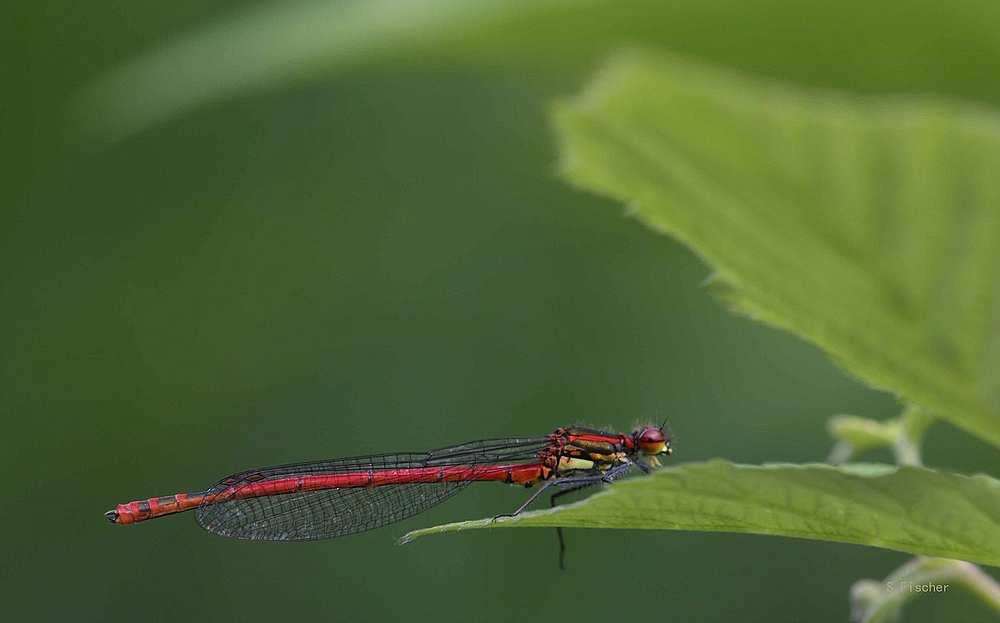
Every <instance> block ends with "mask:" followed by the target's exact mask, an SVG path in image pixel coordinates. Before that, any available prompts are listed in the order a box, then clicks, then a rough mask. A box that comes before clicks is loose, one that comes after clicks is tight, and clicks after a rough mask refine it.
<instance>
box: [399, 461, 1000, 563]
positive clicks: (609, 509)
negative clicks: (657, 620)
mask: <svg viewBox="0 0 1000 623" xmlns="http://www.w3.org/2000/svg"><path fill="white" fill-rule="evenodd" d="M542 526H563V527H568V528H569V527H571V528H645V529H661V530H703V531H713V532H745V533H750V534H773V535H781V536H790V537H801V538H807V539H820V540H824V541H837V542H842V543H855V544H858V545H871V546H875V547H884V548H887V549H895V550H900V551H903V552H910V553H914V554H925V555H929V556H941V557H946V558H957V559H961V560H968V561H972V562H979V563H984V564H988V565H995V566H997V565H1000V481H997V480H995V479H993V478H991V477H989V476H985V475H978V476H965V475H961V474H956V473H951V472H945V471H937V470H930V469H926V468H923V467H893V466H889V465H863V464H854V465H845V466H842V467H832V466H830V465H821V464H811V465H785V464H775V465H764V466H756V465H735V464H733V463H729V462H726V461H721V460H715V461H711V462H709V463H693V464H688V465H683V466H680V467H670V468H664V469H661V470H658V471H657V472H656V473H654V474H653V475H651V476H649V477H647V478H642V477H640V478H633V479H630V480H627V481H624V482H620V483H616V484H615V485H614V486H611V487H607V488H606V489H605V490H604V491H602V492H600V493H597V494H595V495H593V496H591V497H590V498H588V499H586V500H584V501H582V502H579V503H576V504H570V505H566V506H561V507H557V508H555V509H552V510H544V511H538V512H530V513H523V514H522V515H521V516H519V517H515V518H511V519H500V520H497V521H496V522H493V521H492V520H490V519H483V520H479V521H466V522H461V523H453V524H446V525H443V526H437V527H434V528H426V529H423V530H416V531H413V532H410V533H409V534H407V535H405V536H404V537H403V538H402V539H401V541H402V542H406V541H409V540H412V539H414V538H416V537H418V536H423V535H427V534H436V533H440V532H453V531H458V530H466V529H471V528H506V527H542Z"/></svg>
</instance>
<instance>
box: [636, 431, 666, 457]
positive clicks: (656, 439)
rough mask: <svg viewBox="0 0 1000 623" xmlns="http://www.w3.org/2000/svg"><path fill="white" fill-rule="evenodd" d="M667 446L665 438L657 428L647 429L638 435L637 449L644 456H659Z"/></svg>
mask: <svg viewBox="0 0 1000 623" xmlns="http://www.w3.org/2000/svg"><path fill="white" fill-rule="evenodd" d="M666 445H667V436H666V435H664V434H663V430H662V429H659V428H647V429H646V430H644V431H642V432H641V433H639V449H640V450H642V451H643V453H644V454H659V453H661V452H663V448H664V447H665V446H666Z"/></svg>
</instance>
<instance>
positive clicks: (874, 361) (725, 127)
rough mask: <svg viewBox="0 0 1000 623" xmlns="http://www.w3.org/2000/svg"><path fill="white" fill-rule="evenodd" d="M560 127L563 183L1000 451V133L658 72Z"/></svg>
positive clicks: (581, 103)
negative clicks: (697, 259)
mask: <svg viewBox="0 0 1000 623" xmlns="http://www.w3.org/2000/svg"><path fill="white" fill-rule="evenodd" d="M555 124H556V127H557V129H558V134H559V136H560V139H561V143H562V174H563V176H564V177H565V178H566V179H567V180H569V181H570V182H571V183H573V184H575V185H576V186H578V187H580V188H584V189H587V190H591V191H593V192H596V193H599V194H602V195H606V196H609V197H613V198H615V199H618V200H620V201H622V202H624V203H626V204H628V205H629V211H630V213H631V214H634V215H635V216H636V217H637V218H639V219H640V220H642V221H643V222H645V223H647V224H648V225H649V226H650V227H652V228H653V229H655V230H656V231H660V232H663V233H666V234H669V235H670V236H672V237H674V238H676V239H677V240H680V241H681V242H683V243H684V244H686V245H688V246H689V247H691V248H692V249H693V250H694V251H695V252H696V253H698V254H699V255H700V256H701V257H702V258H703V259H704V261H705V262H706V263H708V264H709V265H710V266H712V267H713V268H714V269H715V274H714V276H713V279H712V280H711V283H710V287H711V288H712V290H714V291H715V292H716V293H717V294H718V295H719V296H721V297H722V298H723V299H724V300H725V301H727V302H728V303H729V304H730V305H731V306H732V307H733V308H735V309H737V310H739V311H741V312H743V313H745V314H747V315H748V316H750V317H751V318H754V319H757V320H761V321H763V322H766V323H769V324H772V325H775V326H778V327H781V328H783V329H787V330H790V331H794V332H796V333H799V334H801V335H803V336H805V337H806V338H808V339H809V340H811V341H813V342H815V343H816V344H817V345H819V346H820V347H821V348H823V349H824V350H825V351H826V352H827V353H829V354H830V355H831V356H832V357H833V358H834V359H836V360H837V361H838V362H839V363H840V364H841V365H842V366H843V367H845V368H846V369H847V370H849V371H851V372H852V373H854V374H855V375H857V376H858V377H860V378H861V379H863V380H865V381H867V382H868V383H870V384H872V385H874V386H876V387H879V388H883V389H888V390H891V391H894V392H897V393H899V394H900V395H901V396H902V397H903V398H905V399H906V400H907V401H909V402H912V403H915V404H917V405H919V406H921V407H924V408H925V409H928V410H930V411H933V412H936V413H938V414H939V415H940V416H941V417H944V418H946V419H948V420H950V421H951V422H953V423H954V424H956V425H958V426H960V427H962V428H964V429H965V430H967V431H969V432H971V433H973V434H975V435H978V436H979V437H982V438H983V439H986V440H988V441H990V442H992V443H993V444H996V445H1000V384H998V383H1000V306H998V302H1000V299H998V296H997V294H998V289H1000V176H998V175H997V171H998V170H1000V122H998V117H997V115H996V114H995V113H994V112H993V111H990V110H983V109H980V108H975V107H972V106H969V105H964V104H960V103H955V102H949V101H942V100H937V99H928V98H916V97H906V98H904V97H899V98H895V99H879V100H875V99H861V98H854V97H849V96H846V95H841V94H836V93H830V92H819V91H805V90H798V89H794V88H791V87H786V86H782V85H776V84H769V83H763V82H759V81H754V80H751V79H748V78H745V77H743V76H740V75H735V74H731V73H727V72H723V71H719V70H716V69H714V68H709V67H705V66H703V65H700V64H695V63H691V62H686V61H682V60H679V59H676V58H670V57H665V56H662V55H657V54H647V53H643V52H628V53H624V54H622V55H619V56H617V57H616V58H615V59H614V60H613V61H612V62H611V63H610V64H609V65H608V66H607V67H606V69H605V70H604V71H603V72H602V73H601V74H600V75H599V77H597V78H596V79H595V81H594V82H593V84H591V85H590V87H589V88H588V89H587V90H586V91H585V92H584V93H583V94H582V95H580V96H579V97H576V98H574V99H571V100H567V101H563V102H561V103H560V104H559V105H558V106H557V107H556V109H555Z"/></svg>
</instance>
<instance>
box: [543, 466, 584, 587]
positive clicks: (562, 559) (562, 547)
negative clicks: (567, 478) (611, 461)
mask: <svg viewBox="0 0 1000 623" xmlns="http://www.w3.org/2000/svg"><path fill="white" fill-rule="evenodd" d="M593 484H594V483H590V482H581V483H578V484H576V485H573V486H571V487H566V488H565V489H563V490H561V491H557V492H555V493H553V494H552V497H550V498H549V502H550V504H551V505H552V508H555V507H556V498H558V497H562V496H564V495H566V494H567V493H573V492H574V491H579V490H580V489H586V488H587V487H590V486H593ZM556 536H558V537H559V570H560V571H565V570H566V541H565V540H564V539H563V529H562V526H556Z"/></svg>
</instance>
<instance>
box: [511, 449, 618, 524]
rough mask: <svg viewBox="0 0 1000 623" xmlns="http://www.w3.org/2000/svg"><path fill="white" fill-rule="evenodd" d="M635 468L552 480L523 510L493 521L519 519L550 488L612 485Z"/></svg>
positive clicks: (531, 498)
mask: <svg viewBox="0 0 1000 623" xmlns="http://www.w3.org/2000/svg"><path fill="white" fill-rule="evenodd" d="M633 466H634V464H633V463H624V464H622V465H618V466H616V467H614V468H612V469H610V470H608V471H607V472H606V473H604V474H594V475H592V476H567V477H566V478H556V479H555V480H550V481H548V482H546V483H545V484H544V485H542V486H541V487H539V488H538V491H535V494H534V495H532V496H531V497H530V498H528V501H527V502H525V503H524V504H522V505H521V508H519V509H517V510H516V511H514V512H513V513H504V514H503V515H497V516H496V517H494V518H493V521H496V520H497V519H500V518H501V517H517V516H518V515H520V514H521V512H522V511H524V509H526V508H528V507H529V506H531V503H532V502H534V501H535V500H537V499H538V496H540V495H541V494H542V493H543V492H544V491H545V490H546V489H548V488H549V487H552V486H556V487H565V486H567V485H570V486H572V485H576V484H584V485H596V484H597V483H599V482H606V483H608V484H611V483H612V482H613V480H614V478H615V477H616V476H619V475H620V474H623V473H624V472H626V471H628V470H629V469H631V468H632V467H633Z"/></svg>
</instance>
